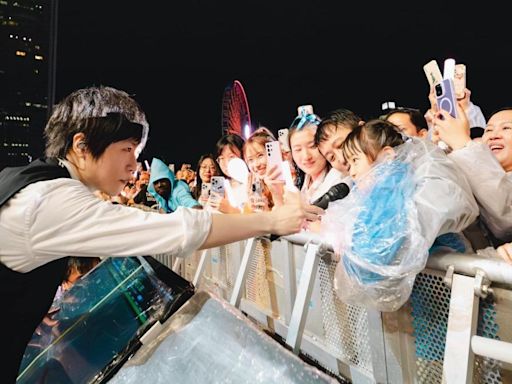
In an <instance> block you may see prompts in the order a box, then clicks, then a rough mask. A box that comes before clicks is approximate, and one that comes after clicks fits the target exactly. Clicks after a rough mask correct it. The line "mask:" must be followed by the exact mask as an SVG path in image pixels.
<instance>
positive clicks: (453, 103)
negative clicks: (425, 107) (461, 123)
mask: <svg viewBox="0 0 512 384" xmlns="http://www.w3.org/2000/svg"><path fill="white" fill-rule="evenodd" d="M435 92H436V100H437V106H438V108H441V109H444V110H445V111H447V112H448V113H449V114H450V115H452V117H455V118H457V97H456V96H455V86H454V85H453V80H452V79H443V80H442V81H441V82H440V83H439V84H436V86H435Z"/></svg>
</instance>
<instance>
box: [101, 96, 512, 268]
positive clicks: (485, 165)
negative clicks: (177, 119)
mask: <svg viewBox="0 0 512 384" xmlns="http://www.w3.org/2000/svg"><path fill="white" fill-rule="evenodd" d="M470 95H471V92H470V91H469V90H468V89H466V90H465V93H464V97H463V98H461V99H459V100H458V104H459V105H458V106H457V108H458V112H459V114H458V117H457V118H454V117H452V116H451V115H449V114H448V113H447V112H445V111H444V110H442V109H439V108H438V107H437V105H436V99H435V96H434V90H433V89H432V90H431V92H430V94H429V100H430V102H431V108H430V109H429V110H427V111H426V112H424V113H423V112H421V111H420V110H419V109H414V108H405V107H398V108H393V109H391V110H388V111H386V113H385V114H384V115H381V116H379V117H377V118H372V119H368V121H365V119H363V118H362V117H360V116H359V115H358V114H357V113H355V112H353V111H349V110H346V109H343V108H340V109H337V110H334V111H332V112H330V113H328V114H327V115H326V116H324V117H320V116H318V115H316V114H315V113H314V112H313V107H312V106H311V105H305V106H300V107H299V108H298V114H297V116H296V117H295V118H294V119H293V121H292V123H291V124H290V126H289V127H288V128H287V129H285V130H286V135H283V137H281V132H280V135H279V140H278V139H277V138H276V135H275V134H274V133H273V132H272V130H271V129H269V128H266V127H259V128H257V129H255V130H254V131H253V132H252V134H251V135H250V136H249V137H246V138H244V137H241V136H239V135H236V134H226V135H224V136H222V137H221V138H219V140H218V141H217V143H216V151H215V154H213V153H206V154H202V155H201V156H200V157H199V161H198V163H197V165H196V167H195V168H193V167H192V166H191V165H190V164H181V168H180V169H179V170H178V171H177V172H174V165H173V164H169V165H166V164H164V163H163V162H162V161H161V160H159V159H153V160H152V163H151V167H149V169H145V168H144V166H143V165H142V164H143V163H140V164H139V169H138V170H137V172H136V173H135V175H134V176H133V178H132V179H131V180H130V181H129V182H128V183H127V185H126V187H125V188H124V190H123V191H122V192H121V193H120V194H119V195H117V196H111V197H110V196H105V195H102V198H104V199H108V200H111V201H112V202H114V203H119V204H125V205H129V206H133V207H137V208H141V209H149V210H158V211H160V212H162V213H169V212H172V211H174V210H175V209H176V208H177V207H178V206H186V207H193V208H197V209H209V210H211V211H213V212H220V213H233V212H243V213H250V212H255V211H265V210H271V209H272V208H273V207H274V206H276V205H279V204H281V203H282V199H283V198H282V196H283V191H284V187H285V183H284V181H283V175H282V173H283V172H282V168H280V167H279V166H275V165H272V166H267V160H268V155H267V153H266V151H267V149H266V143H270V142H273V141H279V143H280V147H281V156H282V159H283V161H286V162H285V163H284V164H287V165H288V166H289V170H290V174H291V176H292V179H293V181H294V184H295V185H296V186H297V187H298V188H299V189H300V190H301V192H302V193H303V195H304V198H305V199H307V200H308V201H309V202H310V203H311V202H314V201H315V200H317V199H318V198H319V197H321V196H322V195H324V194H325V193H326V192H327V191H328V190H329V189H330V188H331V187H332V186H334V185H336V184H339V183H341V182H343V183H346V184H347V185H349V186H350V187H351V188H352V186H354V185H355V184H354V183H357V180H360V179H361V178H363V176H364V175H366V174H368V173H369V170H370V169H371V168H372V164H374V163H379V162H380V161H381V160H382V158H383V155H382V154H379V151H380V150H382V149H383V148H384V152H386V148H388V147H389V148H393V147H394V146H398V145H400V144H403V143H404V142H405V141H408V140H422V141H423V142H425V143H429V145H432V146H434V147H435V150H436V151H442V152H443V153H444V154H445V155H446V156H447V157H448V159H449V161H450V162H451V163H453V164H455V166H456V167H457V170H458V172H459V173H461V174H462V175H463V179H464V183H466V181H467V182H468V183H469V186H470V189H471V194H472V196H473V197H474V198H475V201H476V203H477V204H478V205H477V208H475V209H476V210H477V211H476V212H472V210H474V207H471V206H470V205H471V204H470V203H468V204H469V205H468V206H467V207H466V213H467V214H468V217H471V218H474V220H473V221H472V222H471V223H467V220H465V221H464V225H463V226H464V228H462V226H459V228H456V229H457V231H456V234H455V236H454V237H453V236H452V238H451V240H450V242H449V245H450V247H451V249H452V250H455V251H461V252H475V251H476V250H477V249H481V248H484V247H486V246H493V247H499V248H498V252H499V254H500V255H502V256H503V258H504V259H505V260H506V261H508V262H511V261H512V259H511V253H512V246H510V245H509V244H507V243H509V242H510V241H512V221H510V220H509V218H510V215H511V205H510V203H509V200H510V190H511V189H510V185H509V184H510V181H509V180H510V179H509V176H508V172H509V171H510V170H512V165H511V164H512V154H511V152H510V151H511V149H510V145H512V143H511V142H510V141H511V138H510V137H509V136H510V133H509V132H510V131H511V130H512V109H508V108H504V109H501V110H499V111H497V112H495V113H492V114H490V115H489V119H488V120H487V119H486V118H485V117H484V114H483V113H482V111H481V109H480V108H479V107H478V106H476V105H475V104H473V103H472V102H471V100H470ZM378 122H381V123H378ZM382 122H387V124H383V123H382ZM390 127H391V128H390ZM387 129H391V130H392V131H394V132H397V134H398V136H397V137H398V138H397V139H395V140H394V141H393V143H394V144H393V145H383V148H380V150H379V151H376V152H375V153H373V152H371V151H370V152H369V153H367V152H365V151H368V150H369V149H368V148H371V146H372V143H374V142H375V141H376V140H377V141H379V140H384V139H383V137H382V132H384V131H386V130H387ZM371 132H373V133H371ZM388 136H389V135H388ZM347 138H348V139H349V140H347ZM381 144H382V142H381ZM361 154H363V155H364V156H361ZM235 158H236V159H241V160H243V161H244V163H245V164H246V166H247V170H248V177H247V179H246V180H239V179H238V178H237V177H235V175H232V174H231V172H232V170H230V169H229V167H228V164H229V162H230V160H232V159H235ZM157 166H158V167H157ZM433 166H435V164H434V165H433ZM146 168H147V162H146ZM157 173H158V174H157ZM459 176H460V175H459ZM213 177H217V178H218V177H222V178H223V179H221V182H222V183H223V184H224V185H223V187H224V188H222V189H221V192H220V195H219V192H218V188H217V189H216V188H212V178H213ZM457 182H459V183H460V181H457ZM463 187H464V186H463ZM442 203H443V202H442V200H440V201H439V204H442ZM447 204H448V203H447ZM475 207H476V205H475ZM468 212H472V213H471V214H469V213H468ZM310 229H312V230H320V226H315V225H310ZM444 232H446V233H438V234H437V235H439V236H438V237H437V238H436V240H435V242H434V244H432V246H434V245H439V244H440V239H443V237H442V236H443V235H445V234H447V233H448V232H449V231H448V232H447V231H444ZM450 233H451V232H450ZM452 235H453V233H452ZM444 239H446V237H444ZM445 245H446V244H445Z"/></svg>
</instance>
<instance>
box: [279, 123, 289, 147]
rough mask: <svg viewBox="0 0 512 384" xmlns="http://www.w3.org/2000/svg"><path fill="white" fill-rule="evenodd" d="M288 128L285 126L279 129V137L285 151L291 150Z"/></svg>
mask: <svg viewBox="0 0 512 384" xmlns="http://www.w3.org/2000/svg"><path fill="white" fill-rule="evenodd" d="M288 132H289V131H288V128H283V129H280V130H278V131H277V138H278V140H279V142H280V143H281V146H282V148H283V150H284V151H286V152H290V142H289V141H288Z"/></svg>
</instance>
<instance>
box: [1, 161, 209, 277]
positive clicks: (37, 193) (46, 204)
mask: <svg viewBox="0 0 512 384" xmlns="http://www.w3.org/2000/svg"><path fill="white" fill-rule="evenodd" d="M68 169H69V168H68ZM72 176H74V175H73V174H72ZM210 227H211V213H210V212H207V211H203V210H197V209H191V208H183V207H180V208H179V209H178V210H177V211H176V212H174V213H171V214H160V213H156V212H146V211H142V210H140V209H137V208H132V207H127V206H122V205H114V204H112V203H109V202H106V201H102V200H100V199H98V198H97V197H96V196H94V194H93V193H92V192H91V191H90V190H89V189H88V188H87V187H86V186H85V185H84V184H83V183H82V182H80V181H79V180H76V179H69V178H61V179H54V180H48V181H40V182H36V183H33V184H30V185H29V186H27V187H25V188H23V189H22V190H21V191H19V192H18V193H17V194H16V195H14V197H12V198H11V199H10V200H9V201H8V202H7V203H6V204H4V206H3V207H2V208H0V261H1V262H2V263H4V264H5V265H6V266H7V267H9V268H11V269H13V270H15V271H19V272H28V271H31V270H32V269H35V268H37V267H39V266H40V265H43V264H46V263H48V262H50V261H52V260H55V259H58V258H61V257H65V256H89V257H108V256H114V257H116V256H140V255H155V254H160V253H168V254H171V255H178V254H182V255H183V254H184V255H187V254H189V253H191V252H192V251H194V250H195V249H197V248H199V246H200V245H201V244H203V242H204V241H205V240H206V237H207V236H208V233H209V231H210Z"/></svg>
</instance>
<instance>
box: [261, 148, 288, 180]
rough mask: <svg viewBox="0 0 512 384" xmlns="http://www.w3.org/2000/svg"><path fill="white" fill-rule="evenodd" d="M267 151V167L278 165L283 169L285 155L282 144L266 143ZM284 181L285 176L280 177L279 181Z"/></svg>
mask: <svg viewBox="0 0 512 384" xmlns="http://www.w3.org/2000/svg"><path fill="white" fill-rule="evenodd" d="M265 150H266V153H267V167H271V166H273V165H277V167H278V168H279V169H281V163H282V162H283V155H282V153H281V144H280V143H279V141H269V142H267V143H265ZM278 180H282V181H284V177H283V174H282V173H281V174H280V175H279V179H278Z"/></svg>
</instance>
